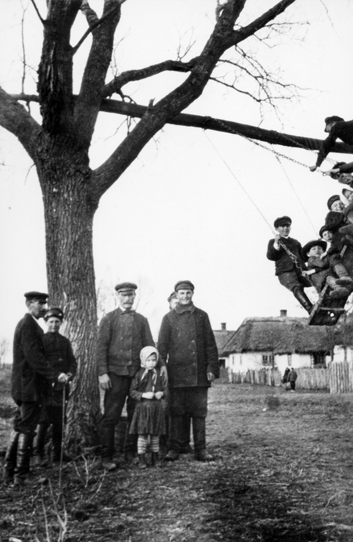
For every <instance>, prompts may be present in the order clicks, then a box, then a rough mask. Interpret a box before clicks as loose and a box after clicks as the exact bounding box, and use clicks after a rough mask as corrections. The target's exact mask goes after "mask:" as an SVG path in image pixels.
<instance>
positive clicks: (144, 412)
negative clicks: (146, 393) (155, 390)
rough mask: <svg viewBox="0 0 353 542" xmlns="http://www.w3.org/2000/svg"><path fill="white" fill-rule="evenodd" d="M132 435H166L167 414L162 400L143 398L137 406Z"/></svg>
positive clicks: (131, 428)
mask: <svg viewBox="0 0 353 542" xmlns="http://www.w3.org/2000/svg"><path fill="white" fill-rule="evenodd" d="M130 434H132V435H164V434H165V414H164V409H163V405H162V400H158V399H142V400H141V401H138V402H137V403H136V406H135V411H134V415H133V418H132V421H131V426H130Z"/></svg>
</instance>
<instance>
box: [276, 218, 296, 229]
mask: <svg viewBox="0 0 353 542" xmlns="http://www.w3.org/2000/svg"><path fill="white" fill-rule="evenodd" d="M285 224H292V219H291V218H290V217H289V216H280V217H278V218H276V220H275V221H274V223H273V225H274V227H275V228H278V226H284V225H285Z"/></svg>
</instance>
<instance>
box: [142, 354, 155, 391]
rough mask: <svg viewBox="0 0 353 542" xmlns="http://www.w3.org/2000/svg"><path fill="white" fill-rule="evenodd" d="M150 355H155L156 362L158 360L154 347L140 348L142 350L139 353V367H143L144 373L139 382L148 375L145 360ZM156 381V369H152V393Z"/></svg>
mask: <svg viewBox="0 0 353 542" xmlns="http://www.w3.org/2000/svg"><path fill="white" fill-rule="evenodd" d="M151 354H156V356H157V361H158V358H159V354H158V350H157V348H155V347H154V346H145V347H144V348H142V350H141V352H140V359H141V367H143V368H144V369H145V371H144V373H143V375H142V377H141V382H142V380H143V379H144V378H145V377H146V376H147V375H148V372H149V371H148V370H147V369H146V359H147V358H148V357H149V356H150V355H151ZM156 381H157V371H156V369H152V382H153V385H152V390H151V391H153V392H154V390H155V385H156Z"/></svg>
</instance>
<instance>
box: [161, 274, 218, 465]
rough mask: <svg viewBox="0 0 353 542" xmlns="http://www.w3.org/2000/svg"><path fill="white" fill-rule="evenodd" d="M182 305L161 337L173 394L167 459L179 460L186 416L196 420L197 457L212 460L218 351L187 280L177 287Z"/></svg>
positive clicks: (164, 324)
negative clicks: (209, 434)
mask: <svg viewBox="0 0 353 542" xmlns="http://www.w3.org/2000/svg"><path fill="white" fill-rule="evenodd" d="M175 291H176V294H177V299H178V304H177V306H176V307H175V309H173V310H172V311H170V312H169V313H168V314H166V315H165V316H164V317H163V320H162V324H161V329H160V332H159V338H158V351H159V353H160V357H161V359H162V360H163V361H164V362H166V361H167V360H168V376H169V391H170V415H171V417H170V421H171V424H170V436H169V451H168V454H167V455H166V457H165V459H166V460H167V461H175V460H176V459H178V457H179V453H180V447H181V438H182V426H183V417H184V416H185V415H187V416H189V417H190V418H191V419H192V427H193V436H194V451H195V458H196V460H198V461H208V460H210V459H212V457H211V456H210V455H209V454H208V453H207V452H206V416H207V394H208V388H209V387H210V385H211V382H213V381H214V379H215V378H218V377H219V361H218V352H217V346H216V341H215V338H214V334H213V331H212V328H211V324H210V321H209V318H208V315H207V313H206V312H204V311H202V310H201V309H198V308H197V307H195V305H194V304H193V302H192V298H193V295H194V285H193V284H192V283H191V282H190V281H188V280H183V281H179V282H177V284H176V285H175Z"/></svg>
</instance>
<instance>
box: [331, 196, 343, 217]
mask: <svg viewBox="0 0 353 542" xmlns="http://www.w3.org/2000/svg"><path fill="white" fill-rule="evenodd" d="M327 207H328V209H329V211H334V212H335V213H342V212H343V209H344V203H343V201H342V200H341V198H340V196H339V195H338V194H334V195H333V196H331V197H330V198H329V199H328V200H327Z"/></svg>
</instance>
